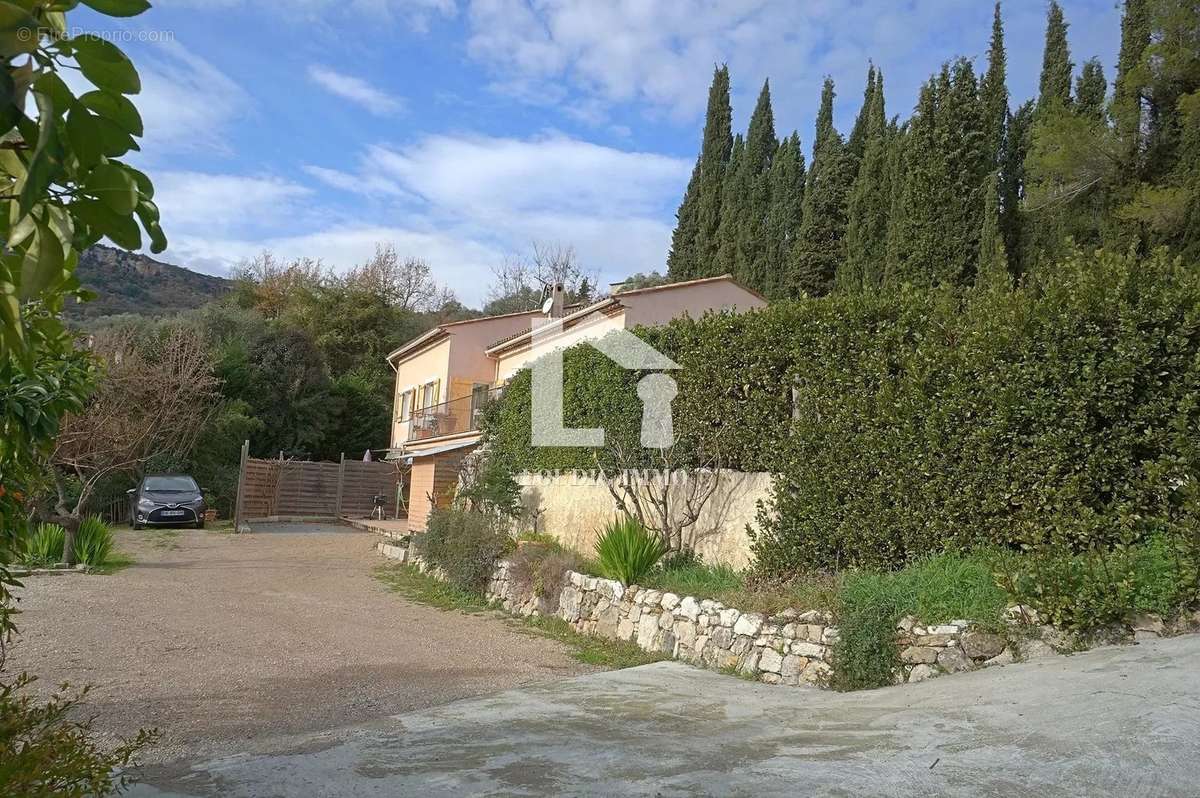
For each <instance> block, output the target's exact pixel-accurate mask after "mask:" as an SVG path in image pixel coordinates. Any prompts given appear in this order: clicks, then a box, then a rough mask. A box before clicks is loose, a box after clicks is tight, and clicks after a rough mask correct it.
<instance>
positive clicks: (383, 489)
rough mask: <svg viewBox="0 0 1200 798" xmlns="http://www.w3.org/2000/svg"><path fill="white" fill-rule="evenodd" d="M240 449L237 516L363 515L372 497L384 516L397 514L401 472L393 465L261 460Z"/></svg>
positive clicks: (241, 518) (369, 512)
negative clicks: (381, 506)
mask: <svg viewBox="0 0 1200 798" xmlns="http://www.w3.org/2000/svg"><path fill="white" fill-rule="evenodd" d="M246 448H247V447H243V456H242V468H241V478H240V480H239V482H238V509H237V518H238V520H239V522H240V521H242V520H246V519H251V518H366V517H368V516H369V515H371V511H372V510H373V509H374V506H375V496H376V495H380V496H382V497H383V501H384V516H385V517H386V518H393V517H395V515H396V501H397V494H398V489H399V487H400V485H401V482H402V476H403V475H402V472H401V470H400V466H399V465H398V464H397V463H387V462H372V463H364V462H361V461H357V460H346V459H344V458H343V459H342V461H341V462H338V463H331V462H315V461H311V460H260V459H258V458H254V457H248V456H246Z"/></svg>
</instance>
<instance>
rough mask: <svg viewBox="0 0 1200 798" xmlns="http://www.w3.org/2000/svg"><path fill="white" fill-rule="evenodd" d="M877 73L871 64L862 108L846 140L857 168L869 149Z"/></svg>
mask: <svg viewBox="0 0 1200 798" xmlns="http://www.w3.org/2000/svg"><path fill="white" fill-rule="evenodd" d="M876 73H877V71H876V69H875V65H874V64H870V65H869V66H868V67H867V87H866V88H865V89H863V104H862V108H860V109H859V111H858V117H857V118H855V120H854V127H853V128H851V130H850V138H849V139H847V141H846V146H847V148H848V149H849V152H850V155H851V157H853V158H854V164H855V169H857V168H858V164H860V163H861V162H862V158H863V154H864V153H865V152H866V150H867V136H868V132H867V131H868V128H869V127H870V125H871V119H870V117H871V106H872V103H873V101H874V97H875V82H876Z"/></svg>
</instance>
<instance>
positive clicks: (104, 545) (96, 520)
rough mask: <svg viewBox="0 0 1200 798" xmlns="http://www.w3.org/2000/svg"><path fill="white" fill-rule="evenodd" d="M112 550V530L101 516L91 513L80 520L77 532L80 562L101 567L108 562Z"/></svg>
mask: <svg viewBox="0 0 1200 798" xmlns="http://www.w3.org/2000/svg"><path fill="white" fill-rule="evenodd" d="M112 550H113V535H112V530H111V529H109V528H108V524H106V523H104V521H103V520H102V519H101V518H100V516H97V515H90V516H88V517H87V518H85V519H83V521H82V522H80V524H79V531H78V532H76V533H75V557H76V559H77V560H78V561H79V562H81V563H83V564H85V565H91V566H93V567H100V566H102V565H104V564H105V563H106V562H108V558H109V557H110V556H112Z"/></svg>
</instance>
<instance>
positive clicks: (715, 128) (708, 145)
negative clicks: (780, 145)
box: [667, 64, 733, 279]
mask: <svg viewBox="0 0 1200 798" xmlns="http://www.w3.org/2000/svg"><path fill="white" fill-rule="evenodd" d="M732 147H733V135H732V112H731V109H730V104H729V68H728V67H727V66H725V65H724V64H722V65H721V66H719V67H717V68H715V69H714V71H713V81H712V85H711V86H710V87H709V90H708V111H707V114H706V116H705V120H704V137H703V139H702V141H701V145H700V154H699V156H697V159H696V166H695V168H694V169H693V170H692V178H691V180H690V181H689V182H688V188H687V192H686V193H685V194H684V197H683V202H682V203H681V204H680V207H679V212H678V213H677V214H676V216H677V218H678V220H679V222H678V224H677V225H676V228H675V233H674V234H673V235H672V239H671V252H670V255H669V256H668V258H667V271H668V273H669V274H670V275H671V277H672V278H676V279H688V278H692V277H698V276H700V275H702V274H706V273H708V271H709V270H710V269H711V263H712V260H713V258H714V257H715V256H716V248H717V228H718V227H719V226H720V218H721V195H722V189H723V186H724V181H725V170H726V167H727V165H728V163H729V156H730V150H731V149H732Z"/></svg>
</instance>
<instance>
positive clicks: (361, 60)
mask: <svg viewBox="0 0 1200 798" xmlns="http://www.w3.org/2000/svg"><path fill="white" fill-rule="evenodd" d="M991 5H992V4H991V2H990V0H859V2H833V1H832V0H807V1H806V2H798V1H797V0H730V1H729V2H720V1H719V0H675V2H666V0H664V1H663V2H660V3H651V2H635V1H634V0H591V1H590V2H588V1H584V0H578V1H576V2H572V1H571V0H534V2H525V0H474V1H468V0H342V1H341V2H332V0H290V1H289V0H277V1H276V2H268V3H264V2H250V1H249V0H158V2H157V4H156V6H155V8H153V9H151V10H150V11H148V12H146V13H145V14H143V15H142V16H140V17H137V18H135V19H133V20H130V21H128V22H122V21H113V20H110V19H107V18H101V17H98V16H97V15H95V14H93V13H92V12H90V11H87V10H81V11H79V12H74V13H73V15H72V17H71V24H72V25H75V26H79V27H80V28H82V29H86V30H92V31H96V30H105V31H113V30H121V31H124V32H125V33H126V35H125V37H124V38H125V39H127V40H126V41H121V42H120V44H121V46H122V47H123V48H124V49H125V50H126V51H127V52H128V53H129V55H130V56H131V57H132V58H133V60H134V62H135V63H136V64H137V65H138V68H139V70H140V72H141V74H142V78H143V84H144V89H143V92H142V94H141V95H140V96H139V97H138V98H135V99H136V101H137V103H138V106H139V108H140V109H141V110H142V112H143V116H144V117H145V119H146V128H147V134H146V138H145V140H144V142H143V150H144V151H143V152H142V153H141V154H140V155H139V156H138V157H137V159H136V161H135V162H136V163H137V165H139V166H140V167H143V168H145V169H146V170H147V171H148V172H149V173H150V174H151V176H152V177H153V178H154V180H155V183H156V185H157V187H158V197H157V198H158V200H159V204H160V207H161V209H162V213H163V226H164V228H165V230H166V232H167V235H168V237H169V238H170V241H171V246H170V249H169V250H168V251H167V253H165V255H163V256H162V257H163V259H165V260H168V261H171V262H174V263H179V264H181V265H185V266H188V267H190V268H194V269H197V270H200V271H208V272H212V273H217V274H220V273H223V272H225V271H226V270H228V269H229V268H230V267H231V266H234V265H236V264H237V263H238V262H239V261H240V260H242V259H244V258H247V257H250V256H253V255H254V254H256V253H258V252H261V251H263V250H264V249H269V250H272V251H273V252H274V253H275V254H276V255H278V256H283V257H299V256H309V257H317V258H321V259H323V260H324V261H325V262H326V263H327V264H329V265H330V266H331V267H333V268H339V269H340V268H345V267H347V266H350V265H352V264H354V263H356V262H359V261H361V260H363V259H364V258H365V257H367V256H368V255H369V254H370V253H371V252H372V251H373V249H374V246H375V244H376V243H377V242H378V243H393V244H395V246H396V248H397V250H399V251H400V252H401V253H402V254H406V255H413V256H417V257H422V258H424V259H425V260H426V261H428V262H429V264H430V265H431V266H432V267H433V270H434V273H435V275H436V276H437V277H438V279H439V280H440V281H441V282H443V283H444V284H446V285H448V286H449V287H451V288H452V289H453V290H454V291H455V292H456V293H457V294H458V295H459V297H460V298H461V299H462V300H463V301H465V302H467V303H468V304H477V303H478V302H479V301H480V300H481V299H482V298H483V296H484V294H485V293H486V289H487V285H488V283H489V282H490V279H491V269H492V267H493V266H495V265H497V264H499V263H500V262H501V261H502V260H503V259H504V258H505V257H507V256H511V255H514V254H520V253H522V252H526V251H528V249H529V248H530V244H531V243H532V242H533V241H556V242H561V243H564V244H571V245H573V246H574V247H575V249H576V251H577V253H578V255H579V257H580V259H581V261H582V262H583V264H584V265H585V266H586V267H587V268H588V269H590V270H593V271H595V272H596V273H597V274H598V275H599V276H600V277H601V278H602V279H604V280H615V279H618V278H620V277H622V276H625V275H627V274H629V273H632V272H636V271H648V270H653V269H662V268H663V264H664V261H665V259H666V253H667V248H668V245H669V241H670V232H671V228H672V226H673V221H674V211H675V209H676V207H677V205H678V202H679V199H680V195H681V194H682V191H683V187H684V185H685V184H686V182H687V178H688V174H689V173H690V170H691V167H692V163H693V161H694V159H695V155H696V150H697V148H698V143H699V137H700V127H701V125H702V123H703V114H704V103H705V100H706V96H707V89H708V84H709V82H710V80H711V76H712V68H713V64H714V63H717V62H727V63H728V64H729V66H730V70H731V75H732V80H733V104H734V125H735V128H744V126H745V124H746V121H747V119H748V117H749V114H750V111H751V109H752V106H753V102H754V98H755V96H756V95H757V93H758V90H759V88H760V87H761V85H762V81H763V79H764V78H767V77H769V78H770V79H771V87H772V96H773V100H774V108H775V118H776V126H777V132H778V133H779V134H780V135H782V134H784V133H787V132H790V131H791V130H792V129H794V128H795V129H798V130H799V131H800V136H801V139H802V141H803V143H804V146H805V149H806V150H807V149H808V147H809V145H810V143H811V139H812V126H813V115H814V113H815V110H816V105H817V96H818V93H819V91H820V84H821V81H822V79H823V77H824V76H825V75H827V74H828V75H832V76H833V78H834V80H835V81H836V83H837V87H838V101H837V105H836V116H837V123H838V126H839V128H840V129H842V130H843V131H848V130H849V128H850V125H851V124H852V122H853V119H854V116H855V114H856V113H857V111H858V105H859V102H860V100H861V97H862V89H863V82H864V79H865V74H866V69H867V63H868V60H873V61H874V63H876V64H877V65H879V66H880V67H881V68H882V69H883V71H884V77H885V84H886V95H887V102H888V113H889V115H891V114H900V115H901V116H902V117H906V116H907V115H908V113H909V111H910V110H911V108H912V105H913V103H914V101H915V98H916V94H917V90H918V88H919V86H920V84H921V82H922V81H923V80H924V79H925V78H926V77H928V75H929V74H930V73H931V72H933V71H934V70H936V69H937V68H938V66H939V65H940V64H941V63H942V62H943V61H945V60H947V59H950V58H953V57H956V56H960V55H962V56H967V57H971V58H975V59H976V61H977V63H978V64H982V63H983V60H984V57H985V54H986V50H987V43H988V36H989V31H990V24H991ZM1062 5H1063V7H1064V10H1065V12H1066V16H1067V20H1068V22H1069V23H1070V25H1071V27H1070V42H1071V47H1072V55H1073V57H1074V60H1075V61H1076V62H1077V63H1079V62H1082V61H1083V60H1084V59H1086V58H1088V57H1091V56H1099V57H1100V59H1101V60H1102V62H1103V63H1104V66H1105V71H1106V74H1107V75H1108V76H1109V78H1110V79H1111V77H1112V75H1111V73H1112V65H1113V63H1114V61H1115V54H1116V51H1117V46H1118V41H1119V26H1120V12H1119V9H1118V8H1117V3H1116V0H1064V2H1063V3H1062ZM81 8H82V7H81ZM1045 8H1046V6H1045V3H1044V2H1042V0H1007V2H1005V3H1004V14H1005V19H1006V33H1007V37H1008V42H1007V44H1008V52H1009V90H1010V92H1011V93H1012V95H1013V101H1014V104H1015V102H1016V101H1019V100H1022V99H1025V98H1027V97H1029V96H1031V95H1032V94H1033V93H1034V91H1035V89H1036V85H1037V75H1038V70H1039V67H1040V57H1041V46H1042V35H1043V26H1044V18H1045Z"/></svg>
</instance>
